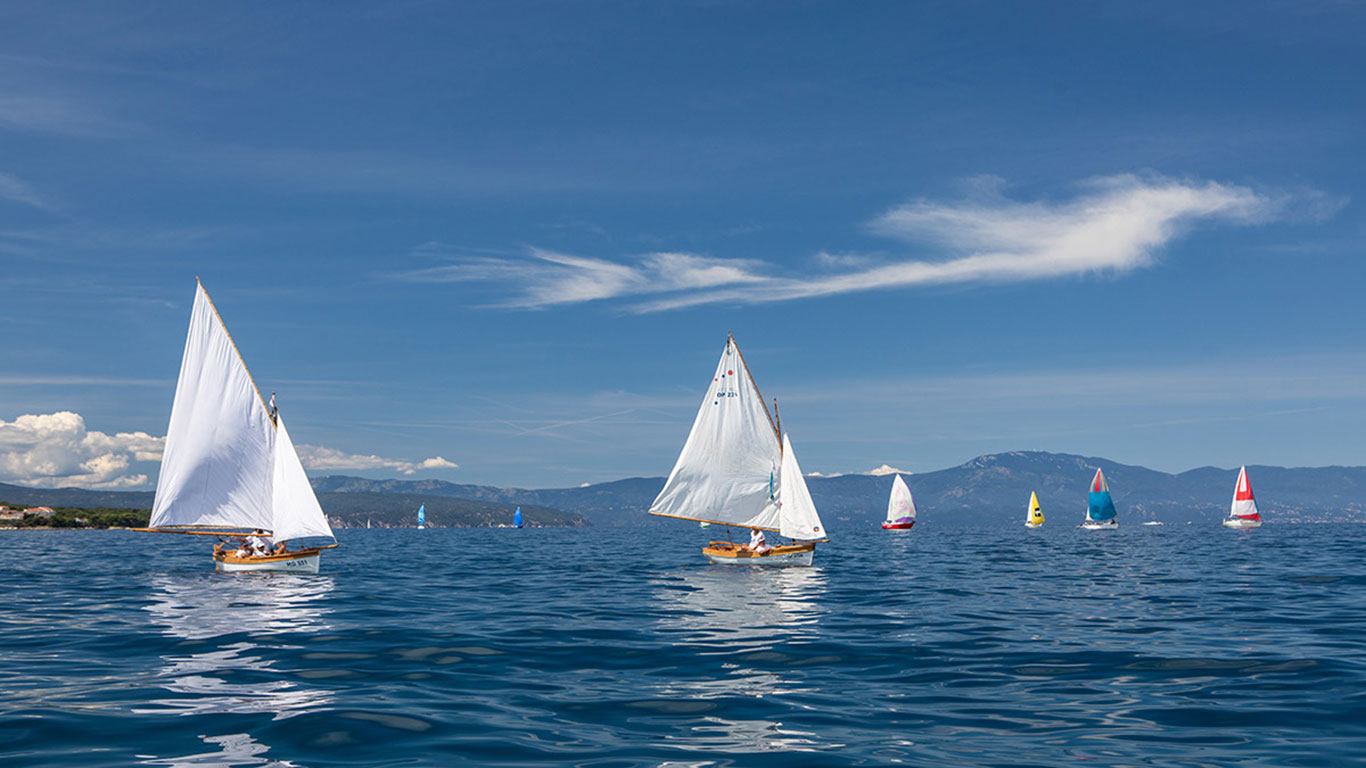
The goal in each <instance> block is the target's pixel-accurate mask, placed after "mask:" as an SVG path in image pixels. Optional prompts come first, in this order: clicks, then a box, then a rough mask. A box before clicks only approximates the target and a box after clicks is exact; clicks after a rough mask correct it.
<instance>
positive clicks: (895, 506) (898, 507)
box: [882, 475, 915, 531]
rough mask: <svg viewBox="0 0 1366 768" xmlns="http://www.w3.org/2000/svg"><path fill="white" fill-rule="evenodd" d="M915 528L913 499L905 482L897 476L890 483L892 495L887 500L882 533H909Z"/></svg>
mask: <svg viewBox="0 0 1366 768" xmlns="http://www.w3.org/2000/svg"><path fill="white" fill-rule="evenodd" d="M914 527H915V499H913V498H911V489H910V488H908V487H906V481H905V480H902V479H901V475H897V476H896V479H895V480H893V481H892V493H891V495H890V496H888V498H887V519H886V520H883V521H882V530H884V531H909V530H911V529H912V528H914Z"/></svg>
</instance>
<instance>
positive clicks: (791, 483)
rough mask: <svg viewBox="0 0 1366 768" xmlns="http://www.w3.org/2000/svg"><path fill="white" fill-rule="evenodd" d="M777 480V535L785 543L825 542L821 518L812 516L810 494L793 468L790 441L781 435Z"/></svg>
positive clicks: (799, 472) (813, 507)
mask: <svg viewBox="0 0 1366 768" xmlns="http://www.w3.org/2000/svg"><path fill="white" fill-rule="evenodd" d="M780 478H781V483H782V485H781V487H780V489H779V491H778V493H779V496H778V498H779V499H780V500H781V501H782V504H781V505H780V507H779V511H778V520H779V523H780V527H779V530H778V532H779V533H781V534H782V535H784V536H786V537H788V538H789V539H800V540H802V541H813V540H815V539H823V538H825V528H824V526H823V525H822V524H821V516H820V515H818V514H816V502H814V501H812V500H811V492H810V491H808V490H807V489H806V477H805V476H804V475H802V468H801V467H800V466H798V464H797V454H796V452H795V451H793V450H792V441H791V440H788V439H787V435H783V464H782V472H781V475H780Z"/></svg>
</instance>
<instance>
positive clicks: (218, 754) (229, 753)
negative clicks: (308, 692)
mask: <svg viewBox="0 0 1366 768" xmlns="http://www.w3.org/2000/svg"><path fill="white" fill-rule="evenodd" d="M199 738H200V741H203V742H204V743H205V744H206V745H208V746H209V747H212V748H214V749H215V750H217V751H214V752H200V753H197V754H193V755H184V756H181V757H148V758H144V759H143V760H142V761H141V762H142V764H143V765H164V766H169V768H191V766H205V767H206V768H207V766H215V767H219V766H228V765H264V766H270V768H289V767H290V766H293V765H295V763H292V762H290V761H288V760H274V759H271V758H269V757H266V753H267V752H269V751H270V747H268V746H266V745H265V744H262V743H261V742H259V741H257V740H256V739H253V738H252V737H251V736H248V735H247V734H245V733H230V734H227V735H225V736H201V737H199Z"/></svg>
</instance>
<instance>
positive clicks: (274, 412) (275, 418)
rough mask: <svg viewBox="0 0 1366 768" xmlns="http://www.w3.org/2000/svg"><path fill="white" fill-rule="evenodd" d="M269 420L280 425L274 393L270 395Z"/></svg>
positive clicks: (278, 408)
mask: <svg viewBox="0 0 1366 768" xmlns="http://www.w3.org/2000/svg"><path fill="white" fill-rule="evenodd" d="M270 420H271V421H272V422H274V423H275V424H279V423H280V407H279V406H278V405H276V404H275V393H274V392H271V393H270Z"/></svg>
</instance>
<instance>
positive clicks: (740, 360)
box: [650, 336, 826, 565]
mask: <svg viewBox="0 0 1366 768" xmlns="http://www.w3.org/2000/svg"><path fill="white" fill-rule="evenodd" d="M775 409H776V403H775ZM650 514H652V515H657V516H659V517H676V518H680V519H683V520H693V521H696V522H699V523H711V524H713V525H726V526H734V527H737V528H749V529H750V530H752V531H770V532H773V533H778V534H779V535H781V536H784V537H786V538H788V539H791V540H792V543H791V544H785V545H780V546H772V547H770V546H767V545H765V546H761V547H760V548H759V549H757V550H756V549H753V548H751V547H749V546H742V545H738V544H735V543H734V542H730V541H712V542H710V543H709V544H707V546H706V547H704V548H703V549H702V554H703V556H705V557H706V558H707V559H709V560H711V561H712V562H713V563H720V564H727V565H729V564H743V565H811V561H812V558H813V557H814V556H815V551H816V544H817V543H819V542H821V541H825V540H826V532H825V529H824V527H823V523H822V522H821V518H820V515H819V514H817V512H816V505H815V503H814V502H813V501H812V500H811V493H810V491H808V490H807V487H806V478H805V477H804V476H803V475H802V469H801V467H800V466H799V465H798V464H797V455H796V453H795V452H794V451H793V450H792V441H791V439H790V438H789V436H788V435H786V434H784V433H783V431H782V425H781V424H780V423H779V422H778V420H777V418H776V417H775V416H774V414H773V413H770V412H769V410H768V405H767V404H766V403H765V402H764V398H763V395H762V394H760V393H759V387H758V385H757V384H755V382H754V377H753V376H752V375H750V372H749V367H748V366H747V365H746V364H745V358H744V356H743V355H742V354H740V347H739V345H738V344H736V343H735V337H734V336H727V337H726V346H725V349H723V350H722V352H721V360H720V361H719V362H718V363H717V365H716V373H715V374H714V375H713V376H712V383H711V385H710V386H709V388H708V390H707V394H706V397H705V399H703V401H702V406H701V408H700V409H698V411H697V418H696V419H694V420H693V425H692V431H691V432H689V433H688V439H687V441H686V442H685V443H684V444H683V451H682V452H681V453H679V455H678V461H677V463H675V464H674V468H673V471H672V472H670V473H669V479H668V480H666V481H665V482H664V488H663V489H661V490H660V492H659V495H658V496H657V497H655V500H654V503H652V504H651V505H650Z"/></svg>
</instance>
